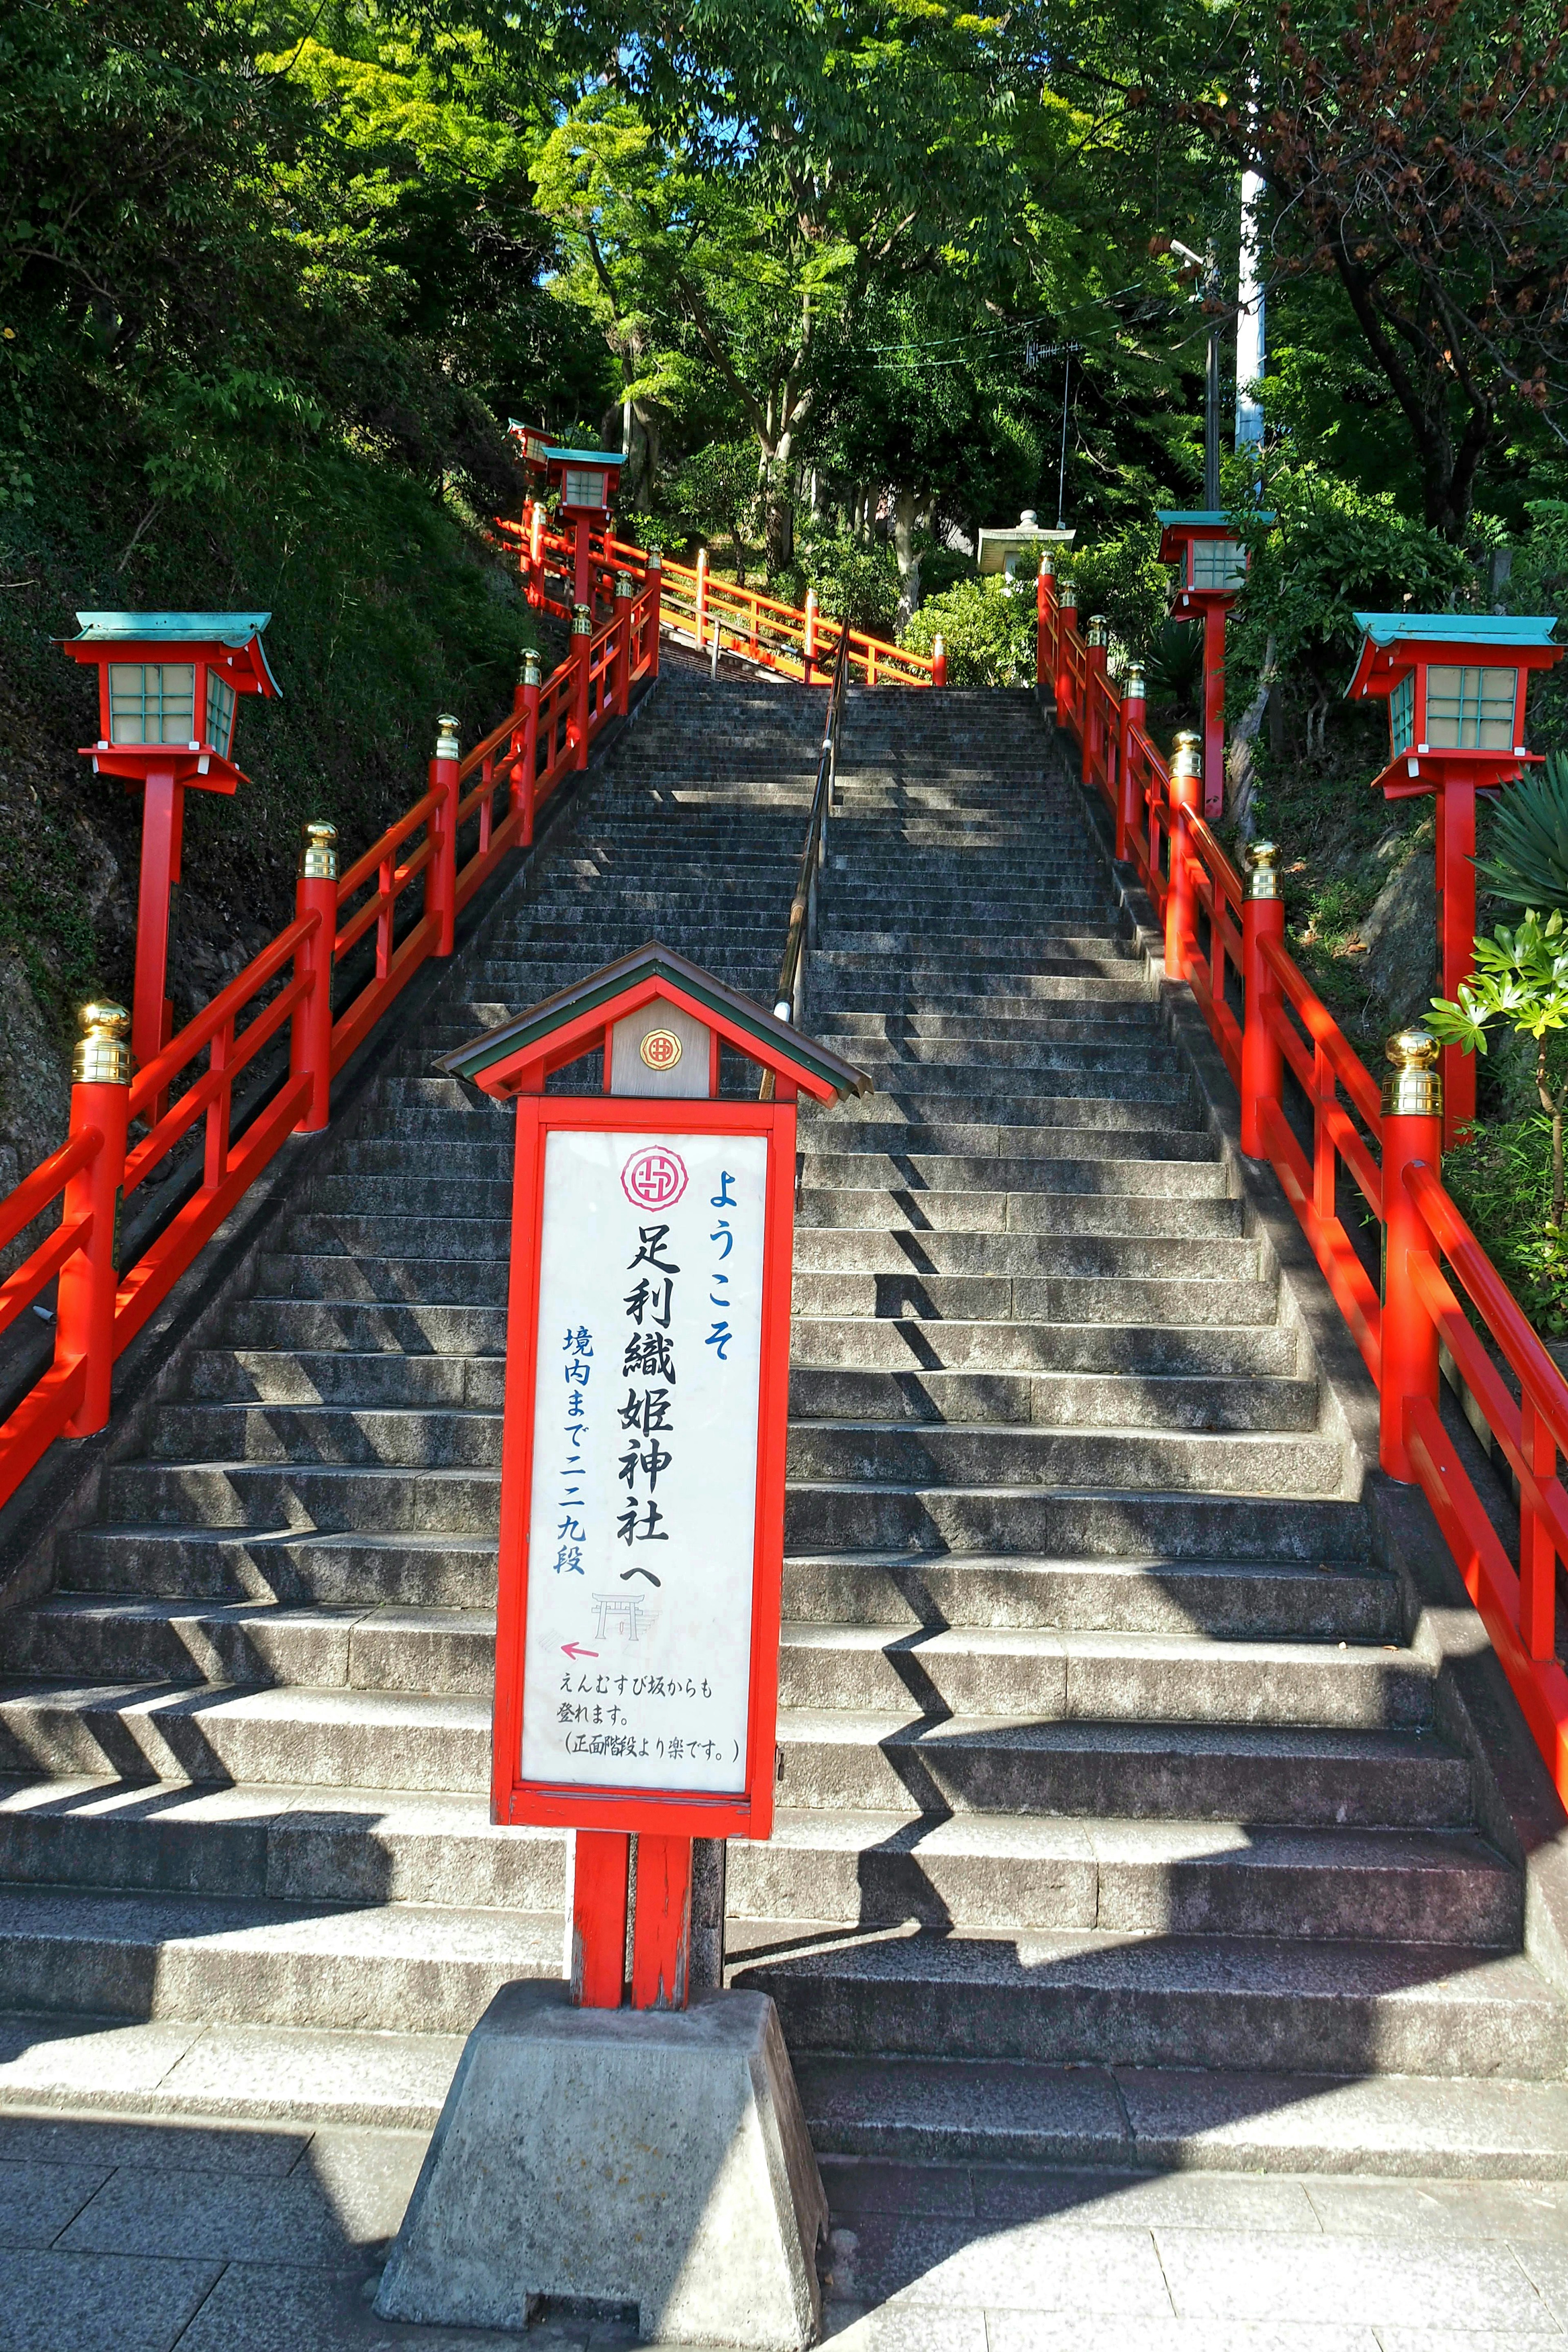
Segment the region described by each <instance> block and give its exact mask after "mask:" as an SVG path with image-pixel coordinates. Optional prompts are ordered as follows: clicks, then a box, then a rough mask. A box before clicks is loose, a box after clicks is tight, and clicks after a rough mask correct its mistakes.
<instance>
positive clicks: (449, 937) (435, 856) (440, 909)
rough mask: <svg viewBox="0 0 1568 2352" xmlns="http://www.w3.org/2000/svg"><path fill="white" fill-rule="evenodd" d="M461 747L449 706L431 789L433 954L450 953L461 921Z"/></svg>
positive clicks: (440, 724) (428, 889)
mask: <svg viewBox="0 0 1568 2352" xmlns="http://www.w3.org/2000/svg"><path fill="white" fill-rule="evenodd" d="M461 750H462V747H461V745H460V743H459V742H458V722H457V720H456V719H455V718H454V717H453V716H452V713H451V712H450V711H449V710H444V711H443V712H442V713H441V716H440V718H439V719H437V721H436V757H435V758H434V759H433V760H432V761H431V762H430V790H431V791H432V792H433V793H435V794H436V806H435V808H434V810H433V811H432V812H431V818H430V839H431V844H432V847H431V854H430V863H429V866H428V867H427V868H426V884H425V905H426V911H427V912H428V913H430V914H432V915H434V916H435V918H436V920H437V924H438V926H439V929H438V931H437V940H436V945H435V947H434V948H433V949H432V950H431V952H432V954H434V955H443V956H448V955H450V954H451V952H452V949H453V946H454V944H455V943H456V938H457V925H458V760H459V758H460V757H461Z"/></svg>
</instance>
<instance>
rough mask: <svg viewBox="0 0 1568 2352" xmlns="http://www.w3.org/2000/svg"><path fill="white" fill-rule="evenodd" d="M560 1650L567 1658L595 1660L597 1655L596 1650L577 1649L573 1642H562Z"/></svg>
mask: <svg viewBox="0 0 1568 2352" xmlns="http://www.w3.org/2000/svg"><path fill="white" fill-rule="evenodd" d="M561 1648H562V1652H563V1655H564V1656H566V1657H568V1658H596V1657H597V1656H598V1654H599V1653H598V1652H597V1650H584V1649H581V1648H579V1646H578V1644H577V1643H575V1642H563V1643H562V1644H561Z"/></svg>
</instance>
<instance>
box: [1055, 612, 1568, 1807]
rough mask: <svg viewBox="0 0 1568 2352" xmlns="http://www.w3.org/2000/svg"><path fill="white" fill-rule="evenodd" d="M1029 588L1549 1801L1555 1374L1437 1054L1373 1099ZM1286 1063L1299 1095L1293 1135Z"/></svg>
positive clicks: (1275, 916) (1554, 1705)
mask: <svg viewBox="0 0 1568 2352" xmlns="http://www.w3.org/2000/svg"><path fill="white" fill-rule="evenodd" d="M1038 593H1039V601H1038V607H1037V611H1038V655H1037V668H1036V676H1037V680H1038V682H1039V684H1040V685H1041V686H1042V687H1044V688H1047V689H1048V690H1049V691H1050V692H1051V694H1052V695H1053V696H1054V698H1055V702H1056V710H1057V719H1058V724H1059V725H1060V726H1062V727H1064V728H1065V729H1066V730H1067V731H1068V733H1069V734H1070V735H1071V736H1072V737H1073V738H1074V739H1075V740H1076V741H1077V743H1078V745H1079V757H1080V762H1081V772H1082V776H1083V779H1084V782H1086V783H1087V784H1089V785H1091V786H1093V787H1094V788H1095V789H1097V790H1098V791H1099V792H1100V793H1101V794H1102V795H1103V797H1104V799H1105V802H1106V804H1107V807H1108V809H1109V811H1110V817H1111V822H1112V826H1113V830H1114V840H1115V850H1116V855H1117V856H1118V857H1119V858H1121V859H1124V860H1126V861H1128V862H1129V863H1130V864H1131V866H1132V867H1133V869H1134V871H1135V872H1136V874H1137V876H1138V877H1139V879H1140V881H1141V882H1142V885H1143V887H1144V889H1145V891H1146V892H1147V893H1148V896H1149V898H1150V900H1151V901H1152V905H1153V908H1154V911H1155V913H1156V915H1157V916H1158V918H1159V919H1160V921H1161V923H1162V924H1163V929H1164V936H1165V971H1166V974H1167V976H1168V977H1169V978H1171V979H1173V980H1177V981H1184V982H1186V983H1187V985H1188V986H1189V987H1190V988H1191V990H1192V992H1193V994H1194V998H1195V999H1196V1001H1197V1003H1198V1005H1199V1007H1200V1008H1201V1010H1202V1012H1203V1014H1204V1017H1205V1021H1206V1022H1207V1024H1208V1026H1209V1029H1210V1031H1211V1032H1212V1034H1213V1036H1214V1039H1215V1044H1216V1045H1218V1047H1219V1050H1220V1052H1221V1054H1222V1055H1223V1056H1224V1058H1225V1064H1226V1068H1227V1069H1228V1070H1229V1072H1230V1074H1231V1076H1232V1077H1233V1079H1235V1081H1236V1083H1237V1087H1238V1090H1239V1092H1240V1096H1241V1146H1242V1150H1244V1151H1245V1152H1247V1154H1248V1155H1249V1156H1250V1157H1252V1158H1255V1159H1261V1160H1268V1162H1269V1163H1270V1165H1271V1166H1272V1167H1273V1169H1274V1171H1275V1173H1276V1174H1277V1175H1278V1177H1279V1181H1280V1184H1281V1186H1282V1187H1283V1189H1284V1192H1285V1194H1286V1197H1287V1199H1288V1200H1289V1202H1290V1205H1291V1207H1292V1208H1293V1209H1294V1210H1295V1213H1296V1215H1297V1217H1298V1218H1299V1219H1300V1224H1301V1229H1302V1231H1303V1233H1304V1234H1306V1236H1307V1240H1308V1242H1309V1243H1310V1246H1311V1250H1312V1254H1313V1255H1314V1257H1315V1258H1316V1259H1317V1261H1318V1264H1319V1265H1320V1266H1321V1269H1322V1272H1323V1276H1324V1278H1325V1279H1326V1281H1327V1282H1328V1285H1329V1287H1330V1289H1331V1292H1332V1293H1333V1297H1334V1299H1335V1301H1336V1303H1337V1304H1338V1306H1339V1308H1340V1311H1341V1313H1342V1315H1343V1317H1344V1318H1345V1321H1346V1323H1347V1324H1348V1325H1349V1327H1350V1329H1351V1331H1352V1334H1353V1335H1354V1338H1355V1341H1356V1344H1357V1346H1358V1347H1359V1349H1361V1353H1362V1357H1363V1361H1364V1362H1365V1364H1366V1368H1367V1370H1368V1371H1369V1372H1370V1373H1371V1375H1372V1378H1373V1381H1374V1382H1375V1383H1376V1385H1377V1390H1378V1396H1379V1413H1380V1444H1379V1458H1380V1461H1381V1465H1382V1467H1383V1468H1384V1470H1385V1471H1387V1472H1388V1473H1389V1475H1391V1476H1392V1477H1394V1478H1398V1479H1401V1480H1404V1481H1405V1483H1407V1484H1412V1485H1418V1486H1420V1487H1421V1489H1422V1491H1423V1492H1424V1493H1425V1495H1426V1497H1427V1500H1428V1501H1429V1502H1430V1504H1431V1506H1432V1509H1433V1512H1434V1514H1435V1516H1436V1520H1437V1524H1438V1526H1439V1527H1440V1528H1442V1531H1443V1534H1444V1537H1445V1538H1446V1539H1447V1544H1448V1547H1449V1549H1450V1550H1451V1551H1452V1553H1453V1556H1454V1559H1455V1560H1456V1562H1457V1563H1458V1568H1459V1571H1460V1573H1461V1575H1462V1577H1463V1578H1464V1581H1465V1585H1466V1588H1467V1590H1468V1592H1469V1595H1470V1598H1471V1600H1472V1601H1474V1603H1475V1605H1476V1608H1477V1609H1478V1610H1479V1612H1480V1615H1481V1618H1482V1621H1483V1622H1484V1623H1485V1625H1486V1629H1487V1632H1488V1633H1489V1636H1490V1639H1491V1642H1492V1645H1493V1648H1494V1649H1495V1651H1496V1653H1497V1655H1498V1658H1499V1660H1500V1664H1501V1665H1502V1668H1503V1671H1504V1673H1505V1674H1506V1675H1507V1676H1508V1678H1509V1681H1510V1685H1512V1688H1513V1691H1514V1694H1515V1696H1516V1697H1517V1698H1518V1700H1519V1703H1520V1706H1521V1709H1522V1710H1523V1713H1524V1716H1525V1719H1526V1721H1527V1722H1528V1723H1529V1726H1530V1728H1531V1734H1532V1736H1533V1738H1534V1739H1535V1741H1536V1743H1537V1745H1538V1746H1539V1748H1540V1749H1541V1752H1542V1756H1543V1757H1544V1758H1545V1759H1546V1762H1547V1765H1548V1767H1549V1769H1550V1770H1551V1772H1552V1778H1553V1780H1554V1781H1555V1783H1556V1787H1557V1790H1558V1793H1559V1794H1560V1795H1561V1796H1562V1797H1563V1799H1564V1800H1565V1801H1568V1675H1565V1674H1564V1671H1563V1666H1562V1665H1561V1664H1559V1663H1558V1660H1557V1657H1556V1654H1555V1650H1556V1640H1555V1635H1556V1581H1557V1563H1558V1561H1559V1559H1563V1560H1568V1493H1565V1492H1564V1488H1563V1478H1562V1475H1561V1470H1560V1462H1561V1459H1562V1457H1563V1455H1564V1454H1568V1381H1564V1379H1563V1374H1562V1373H1561V1372H1560V1371H1559V1370H1558V1369H1557V1366H1556V1365H1555V1363H1554V1362H1553V1361H1552V1358H1551V1357H1550V1356H1549V1355H1548V1353H1547V1351H1546V1349H1545V1348H1544V1347H1543V1346H1542V1342H1541V1340H1540V1339H1539V1338H1538V1336H1537V1335H1536V1333H1535V1331H1534V1330H1533V1329H1532V1328H1531V1325H1530V1323H1529V1321H1528V1320H1527V1318H1526V1317H1525V1316H1524V1314H1523V1312H1522V1310H1521V1307H1520V1306H1519V1304H1518V1302H1517V1300H1516V1299H1515V1298H1514V1297H1513V1295H1512V1293H1511V1292H1510V1289H1509V1287H1508V1286H1507V1284H1506V1283H1505V1282H1504V1281H1503V1279H1502V1277H1501V1276H1500V1274H1499V1273H1498V1271H1497V1269H1496V1267H1495V1266H1494V1265H1492V1263H1491V1261H1490V1259H1489V1257H1488V1256H1487V1254H1486V1252H1485V1251H1484V1250H1483V1249H1482V1247H1481V1245H1480V1244H1479V1241H1478V1240H1477V1239H1476V1236H1475V1234H1473V1233H1472V1232H1471V1231H1470V1229H1469V1227H1468V1224H1467V1223H1465V1220H1464V1218H1463V1217H1462V1216H1461V1214H1460V1213H1459V1210H1458V1206H1457V1205H1456V1203H1455V1202H1454V1200H1453V1198H1452V1196H1451V1195H1450V1194H1449V1193H1448V1192H1447V1190H1446V1189H1445V1187H1444V1184H1443V1181H1442V1176H1441V1167H1442V1116H1441V1104H1440V1097H1439V1093H1438V1087H1437V1081H1436V1071H1435V1067H1434V1066H1435V1064H1436V1050H1437V1049H1436V1045H1435V1044H1434V1043H1433V1041H1432V1040H1430V1039H1428V1038H1426V1037H1425V1036H1424V1035H1423V1034H1421V1033H1419V1032H1415V1033H1409V1034H1407V1036H1406V1038H1405V1040H1404V1041H1403V1042H1402V1045H1401V1051H1400V1053H1399V1054H1398V1055H1395V1054H1394V1053H1393V1052H1391V1054H1390V1059H1391V1060H1392V1061H1394V1063H1395V1068H1396V1075H1395V1076H1394V1078H1393V1079H1392V1080H1391V1081H1390V1084H1389V1087H1388V1088H1387V1089H1385V1090H1382V1091H1380V1089H1379V1087H1378V1085H1377V1083H1376V1081H1375V1079H1374V1078H1373V1075H1372V1073H1371V1071H1370V1070H1369V1069H1368V1068H1367V1067H1366V1066H1365V1064H1364V1063H1363V1061H1362V1060H1361V1058H1360V1056H1359V1055H1357V1054H1356V1052H1355V1050H1354V1048H1353V1047H1352V1045H1351V1044H1350V1042H1349V1040H1348V1039H1347V1038H1346V1037H1345V1036H1344V1034H1343V1033H1342V1031H1341V1029H1340V1026H1339V1024H1338V1023H1337V1022H1336V1021H1335V1019H1334V1017H1333V1015H1332V1013H1331V1012H1330V1011H1329V1009H1328V1007H1327V1005H1326V1004H1324V1003H1323V1001H1322V999H1321V997H1320V996H1319V995H1318V994H1317V992H1316V991H1315V990H1314V989H1313V988H1312V985H1311V983H1310V981H1309V980H1308V979H1307V977H1306V975H1305V973H1304V972H1303V971H1301V969H1300V966H1299V965H1298V964H1297V963H1296V962H1295V961H1294V959H1293V958H1292V957H1291V955H1290V954H1289V950H1287V948H1286V946H1285V940H1284V933H1285V909H1284V905H1283V902H1282V900H1281V899H1280V898H1279V895H1278V882H1277V880H1276V877H1275V872H1274V856H1275V853H1274V850H1273V848H1272V847H1271V846H1270V845H1267V844H1262V843H1260V844H1258V845H1257V846H1256V848H1255V849H1254V850H1253V851H1252V852H1251V853H1250V854H1249V861H1248V862H1249V866H1250V872H1249V875H1248V877H1247V882H1246V884H1245V885H1244V882H1243V878H1242V877H1241V876H1240V875H1239V874H1238V873H1237V870H1236V868H1235V866H1233V865H1232V863H1231V861H1230V859H1229V857H1228V856H1226V852H1225V849H1224V847H1223V845H1221V843H1220V842H1219V841H1218V840H1217V838H1216V837H1215V834H1214V833H1213V832H1212V830H1211V829H1210V827H1209V826H1208V825H1207V824H1205V821H1204V818H1203V816H1202V814H1201V807H1202V797H1203V786H1202V777H1201V772H1200V761H1199V757H1198V754H1197V750H1196V745H1197V738H1196V737H1195V736H1194V737H1187V738H1178V743H1177V751H1176V754H1175V756H1174V758H1173V761H1171V762H1170V763H1169V764H1167V762H1166V761H1164V760H1163V758H1162V757H1161V755H1160V753H1159V751H1157V750H1156V749H1155V746H1154V744H1153V743H1152V740H1150V738H1149V736H1148V734H1147V733H1146V732H1145V731H1144V727H1143V698H1142V681H1141V677H1140V676H1139V674H1138V673H1137V672H1136V671H1135V670H1134V671H1132V672H1131V673H1130V674H1129V677H1128V679H1127V683H1126V686H1125V688H1123V689H1121V690H1119V689H1118V688H1117V686H1116V685H1115V683H1114V681H1113V680H1112V679H1111V678H1110V677H1109V676H1108V674H1107V669H1106V648H1105V645H1104V642H1103V632H1102V630H1100V628H1098V627H1097V626H1095V625H1092V624H1091V625H1090V628H1089V633H1088V635H1084V634H1083V633H1082V632H1080V630H1079V625H1078V614H1077V613H1076V611H1075V609H1074V606H1073V603H1072V599H1071V595H1070V592H1069V593H1058V589H1057V585H1056V583H1055V581H1054V580H1053V579H1052V578H1051V576H1050V575H1049V573H1048V572H1042V573H1041V576H1040V582H1039V592H1038ZM1395 1042H1400V1041H1395ZM1287 1070H1288V1071H1289V1074H1290V1076H1291V1077H1293V1078H1294V1080H1295V1082H1296V1084H1297V1086H1298V1087H1300V1095H1301V1097H1302V1100H1303V1108H1302V1110H1301V1111H1300V1112H1299V1114H1298V1118H1297V1119H1294V1120H1293V1119H1292V1118H1291V1117H1290V1116H1289V1108H1288V1105H1287V1101H1286V1093H1285V1087H1286V1072H1287ZM1299 1126H1300V1128H1301V1129H1307V1130H1308V1131H1310V1145H1309V1143H1307V1142H1305V1141H1303V1140H1302V1139H1301V1135H1300V1133H1299V1131H1298V1130H1299ZM1342 1171H1344V1173H1345V1175H1346V1176H1347V1177H1348V1178H1349V1180H1350V1182H1351V1183H1352V1185H1353V1187H1354V1193H1355V1195H1356V1196H1359V1199H1360V1200H1361V1201H1362V1202H1364V1203H1365V1205H1366V1208H1367V1209H1368V1210H1369V1211H1370V1212H1371V1214H1372V1217H1373V1219H1374V1220H1375V1221H1376V1223H1378V1224H1379V1225H1380V1226H1381V1227H1382V1229H1383V1230H1382V1240H1383V1247H1382V1252H1381V1256H1382V1263H1383V1266H1384V1281H1383V1287H1382V1292H1381V1295H1380V1293H1379V1288H1378V1286H1377V1285H1376V1284H1375V1283H1374V1282H1373V1278H1372V1276H1371V1275H1370V1273H1369V1272H1368V1270H1367V1267H1366V1265H1365V1264H1364V1262H1363V1257H1362V1255H1361V1254H1360V1253H1359V1252H1358V1251H1357V1249H1356V1247H1355V1244H1354V1242H1353V1241H1352V1235H1351V1232H1350V1229H1349V1228H1348V1226H1347V1225H1346V1223H1345V1222H1344V1216H1343V1214H1342V1210H1341V1206H1340V1190H1341V1172H1342ZM1439 1342H1441V1343H1442V1344H1443V1345H1444V1346H1446V1347H1447V1349H1448V1351H1449V1353H1450V1355H1451V1357H1452V1359H1453V1360H1454V1363H1455V1364H1456V1366H1457V1367H1458V1371H1459V1373H1460V1375H1461V1376H1462V1378H1463V1380H1464V1381H1465V1383H1466V1385H1467V1387H1468V1390H1469V1391H1470V1394H1471V1395H1472V1396H1473V1397H1474V1398H1475V1400H1476V1401H1477V1402H1478V1404H1479V1407H1480V1410H1481V1412H1482V1413H1483V1414H1484V1416H1485V1419H1486V1423H1487V1425H1488V1427H1489V1430H1490V1431H1491V1433H1492V1434H1493V1436H1494V1437H1495V1438H1496V1440H1497V1442H1498V1444H1499V1445H1500V1449H1501V1452H1502V1455H1503V1458H1504V1460H1505V1461H1506V1462H1507V1463H1508V1465H1509V1466H1510V1469H1511V1471H1512V1473H1513V1475H1514V1477H1515V1479H1516V1480H1517V1481H1518V1486H1519V1520H1518V1536H1517V1542H1516V1549H1517V1552H1518V1558H1517V1560H1516V1559H1510V1555H1509V1550H1508V1548H1507V1546H1506V1545H1505V1543H1504V1541H1503V1539H1502V1538H1501V1537H1500V1535H1499V1534H1498V1532H1497V1528H1496V1527H1495V1526H1494V1523H1493V1518H1492V1517H1491V1515H1490V1514H1489V1511H1488V1509H1487V1507H1486V1505H1485V1504H1484V1503H1483V1502H1482V1500H1481V1497H1480V1495H1479V1492H1478V1491H1477V1488H1476V1486H1475V1485H1474V1483H1473V1481H1472V1480H1471V1478H1470V1475H1469V1474H1468V1471H1467V1469H1466V1468H1465V1466H1464V1464H1463V1462H1462V1461H1461V1459H1460V1458H1459V1454H1458V1449H1457V1448H1456V1446H1455V1444H1454V1443H1453V1441H1452V1439H1451V1438H1450V1437H1449V1435H1448V1433H1447V1431H1446V1429H1445V1428H1444V1425H1443V1421H1442V1416H1441V1414H1440V1412H1439V1411H1438V1403H1437V1398H1438V1381H1439Z"/></svg>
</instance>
